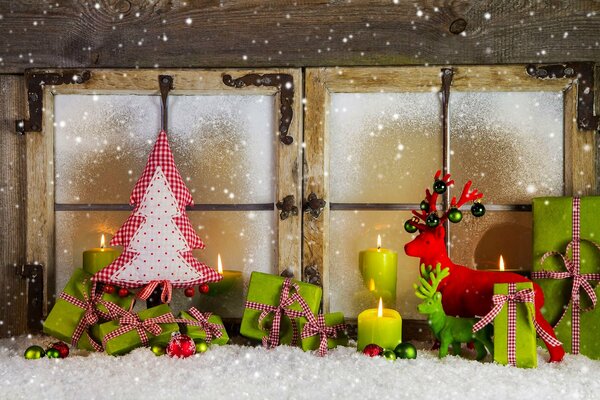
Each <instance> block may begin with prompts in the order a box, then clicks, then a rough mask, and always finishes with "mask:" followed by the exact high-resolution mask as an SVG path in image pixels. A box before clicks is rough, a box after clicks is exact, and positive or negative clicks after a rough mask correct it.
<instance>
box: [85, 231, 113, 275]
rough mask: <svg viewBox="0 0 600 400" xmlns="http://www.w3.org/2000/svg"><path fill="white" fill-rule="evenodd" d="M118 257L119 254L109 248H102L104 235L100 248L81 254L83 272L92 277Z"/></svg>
mask: <svg viewBox="0 0 600 400" xmlns="http://www.w3.org/2000/svg"><path fill="white" fill-rule="evenodd" d="M118 256H119V252H118V251H117V250H115V249H113V248H111V247H104V235H102V240H101V241H100V247H96V248H94V249H89V250H86V251H84V252H83V270H84V271H85V272H87V273H88V274H92V275H94V274H95V273H96V272H98V271H100V270H101V269H102V268H104V267H106V266H107V265H109V264H110V263H112V262H113V261H114V260H115V259H116V258H117V257H118Z"/></svg>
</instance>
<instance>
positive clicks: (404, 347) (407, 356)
mask: <svg viewBox="0 0 600 400" xmlns="http://www.w3.org/2000/svg"><path fill="white" fill-rule="evenodd" d="M394 353H396V356H397V357H398V358H401V359H403V360H414V359H415V358H417V348H416V347H415V346H414V345H413V344H412V343H408V342H403V343H400V344H399V345H398V346H396V349H395V350H394Z"/></svg>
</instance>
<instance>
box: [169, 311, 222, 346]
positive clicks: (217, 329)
mask: <svg viewBox="0 0 600 400" xmlns="http://www.w3.org/2000/svg"><path fill="white" fill-rule="evenodd" d="M188 313H189V314H190V315H191V316H192V317H194V318H196V320H195V321H193V320H190V319H183V318H181V319H178V320H177V322H180V323H182V324H186V325H192V326H199V327H200V328H202V330H204V332H206V338H205V340H206V341H207V342H208V343H210V342H211V340H212V339H213V337H216V338H220V337H221V336H223V333H222V332H221V329H223V325H222V324H217V323H215V322H208V319H209V318H210V316H211V315H212V314H211V313H209V312H208V313H201V312H200V311H198V309H197V308H196V307H192V308H190V309H189V310H188Z"/></svg>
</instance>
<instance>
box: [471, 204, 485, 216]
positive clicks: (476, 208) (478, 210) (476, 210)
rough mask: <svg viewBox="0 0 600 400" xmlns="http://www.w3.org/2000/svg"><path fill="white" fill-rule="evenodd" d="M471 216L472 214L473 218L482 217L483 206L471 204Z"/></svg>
mask: <svg viewBox="0 0 600 400" xmlns="http://www.w3.org/2000/svg"><path fill="white" fill-rule="evenodd" d="M471 214H473V216H474V217H483V214H485V206H484V205H483V204H481V203H479V202H477V203H473V205H472V206H471Z"/></svg>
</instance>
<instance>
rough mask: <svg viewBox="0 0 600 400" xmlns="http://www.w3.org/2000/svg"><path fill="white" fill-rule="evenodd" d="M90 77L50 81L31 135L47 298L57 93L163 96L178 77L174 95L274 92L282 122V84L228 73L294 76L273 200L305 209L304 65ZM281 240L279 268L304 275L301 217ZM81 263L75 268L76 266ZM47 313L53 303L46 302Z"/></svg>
mask: <svg viewBox="0 0 600 400" xmlns="http://www.w3.org/2000/svg"><path fill="white" fill-rule="evenodd" d="M61 71H63V70H60V69H57V70H43V71H31V72H30V73H32V74H35V73H40V74H43V73H60V72H61ZM89 71H90V73H91V76H90V79H89V80H87V81H85V82H82V83H80V84H76V85H45V86H44V87H43V118H42V129H41V132H27V134H26V138H27V141H26V163H27V201H26V203H27V204H26V210H27V211H26V214H27V217H26V259H27V260H29V261H32V262H35V263H40V264H43V265H45V266H46V268H45V269H44V275H45V276H44V282H45V290H44V293H45V294H44V297H45V299H47V300H51V299H53V295H52V294H53V293H55V292H56V290H57V289H60V288H55V287H54V286H55V284H54V282H55V225H54V221H55V196H54V191H55V188H54V162H53V161H54V135H55V132H54V99H53V96H54V95H56V94H89V95H93V94H139V95H155V96H160V90H159V85H158V76H159V75H170V76H172V77H173V81H174V82H173V90H172V91H171V92H170V93H171V94H173V95H227V94H231V95H267V96H274V100H275V104H274V107H275V113H274V114H275V119H276V121H274V124H273V126H274V127H276V129H277V128H278V127H279V125H280V118H282V116H281V115H280V110H281V106H282V101H281V100H282V99H281V96H279V95H278V94H280V92H281V91H280V88H278V87H276V86H264V85H254V84H250V85H243V87H232V86H228V85H226V84H225V83H224V82H223V76H224V75H231V76H232V77H233V78H234V79H236V78H240V77H243V76H246V75H249V74H259V75H263V74H289V75H291V77H292V79H293V89H294V92H295V98H293V100H292V105H291V107H292V112H293V117H292V120H291V122H290V126H289V129H288V132H287V136H291V137H292V138H293V142H292V143H291V144H283V143H282V142H281V141H280V140H276V144H275V146H276V153H275V154H276V163H275V168H276V172H275V173H276V177H277V182H276V189H275V193H276V198H275V199H273V204H275V203H276V202H278V201H279V200H282V199H283V198H285V197H286V196H290V195H291V196H294V202H295V206H296V207H298V209H301V207H302V206H301V190H302V182H301V171H302V168H301V164H300V160H301V151H302V102H301V95H302V87H303V81H302V78H303V77H302V71H301V70H300V69H283V68H282V69H223V70H206V69H151V70H150V69H127V70H123V69H101V70H100V69H99V70H94V69H90V70H89ZM273 213H274V214H275V216H274V217H275V218H276V221H277V224H276V227H277V238H278V243H277V245H276V246H275V249H276V253H277V254H276V260H277V270H278V271H279V272H280V273H281V272H283V271H285V270H288V271H291V272H293V273H294V275H295V276H300V274H301V271H300V265H301V238H302V234H301V232H302V227H301V224H302V220H301V218H300V217H290V218H286V219H281V218H279V210H277V209H276V208H275V207H273ZM74 267H75V266H74ZM43 304H44V314H45V313H46V311H47V307H48V301H44V302H43Z"/></svg>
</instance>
